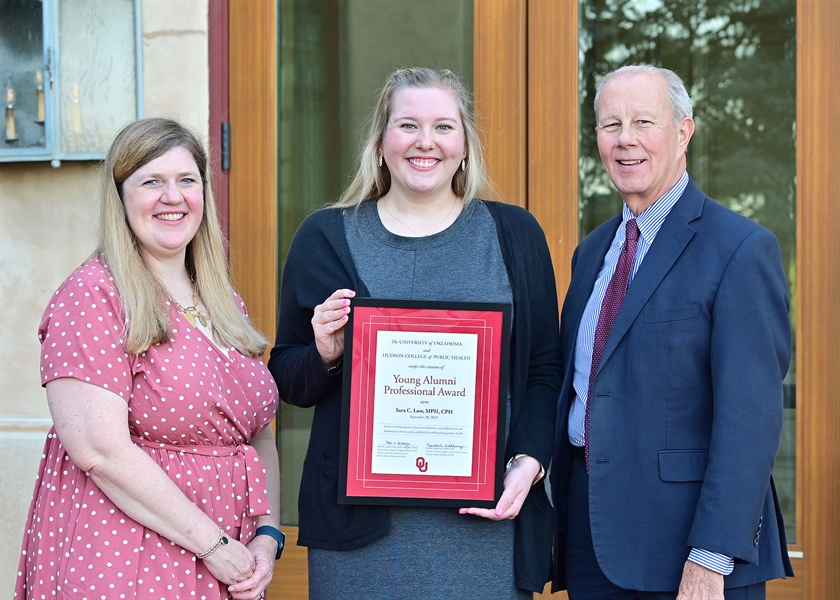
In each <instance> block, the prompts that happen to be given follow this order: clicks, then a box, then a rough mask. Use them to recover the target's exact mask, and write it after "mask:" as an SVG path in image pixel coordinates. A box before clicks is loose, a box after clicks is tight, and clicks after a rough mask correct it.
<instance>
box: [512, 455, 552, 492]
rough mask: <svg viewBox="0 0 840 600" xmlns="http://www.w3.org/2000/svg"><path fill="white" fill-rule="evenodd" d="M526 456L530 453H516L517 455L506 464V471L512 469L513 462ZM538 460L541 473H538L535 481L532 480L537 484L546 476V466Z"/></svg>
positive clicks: (532, 483) (533, 483)
mask: <svg viewBox="0 0 840 600" xmlns="http://www.w3.org/2000/svg"><path fill="white" fill-rule="evenodd" d="M525 456H529V455H528V454H515V455H513V456H512V457H511V459H510V460H509V461H508V462H507V465H505V473H507V472H508V471H510V468H511V467H512V466H513V463H515V462H516V461H517V460H519V459H520V458H523V457H525ZM537 462H538V463H539V465H540V471H539V473H537V476H536V477H534V481H532V482H531V485H536V484H537V483H538V482H539V481H540V480H541V479H542V478H543V477H545V467H543V466H542V463H540V462H539V461H537Z"/></svg>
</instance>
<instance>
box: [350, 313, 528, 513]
mask: <svg viewBox="0 0 840 600" xmlns="http://www.w3.org/2000/svg"><path fill="white" fill-rule="evenodd" d="M510 321H511V307H510V305H509V304H499V303H466V302H427V301H405V300H381V299H373V298H354V299H353V300H352V310H351V311H350V319H349V321H348V323H347V325H345V333H344V388H343V399H342V402H343V404H342V428H341V436H342V437H341V462H340V465H339V469H340V470H339V490H338V492H339V493H338V496H339V497H338V501H339V503H342V504H390V505H413V506H454V507H461V506H477V507H483V508H490V507H493V506H495V505H496V502H497V501H498V499H499V497H500V496H501V492H502V477H503V475H504V468H503V467H504V465H503V458H504V442H505V427H506V422H507V419H506V413H507V394H508V390H507V386H508V378H507V375H508V367H507V363H508V347H509V339H510Z"/></svg>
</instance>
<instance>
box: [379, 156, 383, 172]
mask: <svg viewBox="0 0 840 600" xmlns="http://www.w3.org/2000/svg"><path fill="white" fill-rule="evenodd" d="M382 162H383V160H382V155H381V154H380V155H379V168H380V169H381V168H382Z"/></svg>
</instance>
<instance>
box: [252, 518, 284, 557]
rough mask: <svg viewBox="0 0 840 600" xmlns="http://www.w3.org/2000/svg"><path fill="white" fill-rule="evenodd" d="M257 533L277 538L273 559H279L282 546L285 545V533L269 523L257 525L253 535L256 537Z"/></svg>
mask: <svg viewBox="0 0 840 600" xmlns="http://www.w3.org/2000/svg"><path fill="white" fill-rule="evenodd" d="M258 535H267V536H270V537H273V538H274V539H275V540H277V554H276V556H275V557H274V560H279V559H280V555H281V554H283V546H285V545H286V534H285V533H283V532H282V531H280V530H279V529H277V528H276V527H272V526H271V525H262V526H260V527H257V531H256V533H255V534H254V537H257V536H258Z"/></svg>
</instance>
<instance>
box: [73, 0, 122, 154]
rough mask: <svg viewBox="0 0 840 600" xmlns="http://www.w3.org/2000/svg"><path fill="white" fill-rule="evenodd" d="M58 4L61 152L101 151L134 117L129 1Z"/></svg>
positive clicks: (87, 0) (76, 0) (89, 0)
mask: <svg viewBox="0 0 840 600" xmlns="http://www.w3.org/2000/svg"><path fill="white" fill-rule="evenodd" d="M58 6H59V14H58V19H59V40H58V47H59V55H58V58H59V63H60V65H59V73H60V78H61V80H60V82H59V89H60V98H59V101H60V103H61V151H62V152H66V153H85V154H86V153H98V154H104V153H105V152H106V150H107V148H108V143H109V142H110V141H111V139H112V138H113V136H114V132H115V131H119V130H120V128H122V127H123V126H124V125H125V124H126V123H129V122H130V121H132V120H134V119H135V118H136V117H137V87H136V86H137V83H136V75H137V74H136V67H135V65H136V62H135V35H134V0H62V1H61V2H59V3H58Z"/></svg>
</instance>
